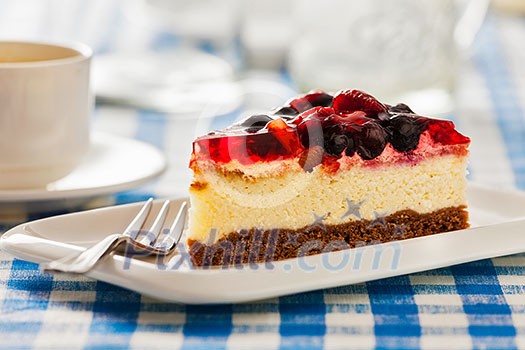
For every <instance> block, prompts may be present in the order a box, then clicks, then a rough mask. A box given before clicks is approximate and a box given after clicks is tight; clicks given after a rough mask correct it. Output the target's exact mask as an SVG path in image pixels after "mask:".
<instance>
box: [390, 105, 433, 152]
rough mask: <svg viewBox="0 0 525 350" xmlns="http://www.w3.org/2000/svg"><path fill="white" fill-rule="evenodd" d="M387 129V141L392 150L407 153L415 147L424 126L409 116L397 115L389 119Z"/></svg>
mask: <svg viewBox="0 0 525 350" xmlns="http://www.w3.org/2000/svg"><path fill="white" fill-rule="evenodd" d="M388 129H389V131H390V140H389V141H390V143H391V144H392V146H393V147H394V149H395V150H396V151H399V152H409V151H411V150H413V149H415V148H416V147H417V145H418V143H419V137H420V136H421V133H422V132H423V131H424V129H425V124H424V123H420V122H419V120H418V119H416V118H414V117H412V116H410V115H406V114H398V115H396V116H395V117H394V118H392V119H390V122H389V126H388Z"/></svg>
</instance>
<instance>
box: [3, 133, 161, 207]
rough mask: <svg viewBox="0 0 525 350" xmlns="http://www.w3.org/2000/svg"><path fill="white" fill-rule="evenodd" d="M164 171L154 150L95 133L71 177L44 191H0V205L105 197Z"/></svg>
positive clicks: (150, 178) (119, 138)
mask: <svg viewBox="0 0 525 350" xmlns="http://www.w3.org/2000/svg"><path fill="white" fill-rule="evenodd" d="M165 169H166V159H165V157H164V155H163V154H162V153H161V152H160V151H159V150H158V149H156V148H155V147H153V146H151V145H149V144H146V143H143V142H140V141H136V140H133V139H127V138H122V137H117V136H112V135H109V134H105V133H99V132H97V133H93V135H92V136H91V148H90V150H89V152H88V154H87V155H86V157H85V158H84V160H83V161H82V163H81V164H80V165H79V166H78V167H77V168H76V169H75V170H74V171H73V172H72V173H71V174H69V175H67V176H66V177H64V178H62V179H60V180H58V181H56V182H53V183H51V184H49V185H48V186H47V187H45V188H38V189H24V190H0V204H5V203H6V202H10V203H13V202H28V201H31V202H33V201H53V200H64V199H74V198H86V197H96V196H102V195H107V194H110V193H115V192H119V191H123V190H127V189H130V188H133V187H136V186H139V185H141V184H144V183H146V182H148V181H150V180H152V179H154V178H156V177H157V176H159V175H160V174H162V172H163V171H164V170H165Z"/></svg>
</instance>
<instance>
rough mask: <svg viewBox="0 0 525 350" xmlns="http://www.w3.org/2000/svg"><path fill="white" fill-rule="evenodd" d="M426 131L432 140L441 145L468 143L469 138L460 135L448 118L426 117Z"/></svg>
mask: <svg viewBox="0 0 525 350" xmlns="http://www.w3.org/2000/svg"><path fill="white" fill-rule="evenodd" d="M427 123H428V131H429V132H430V136H431V137H432V138H433V139H434V141H436V142H439V143H441V144H443V145H458V144H469V143H470V138H468V137H466V136H464V135H461V134H460V133H459V132H457V131H456V129H455V128H454V123H453V122H451V121H449V120H439V119H428V121H427Z"/></svg>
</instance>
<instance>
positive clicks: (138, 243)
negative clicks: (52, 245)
mask: <svg viewBox="0 0 525 350" xmlns="http://www.w3.org/2000/svg"><path fill="white" fill-rule="evenodd" d="M152 203H153V199H152V198H150V199H149V200H148V201H147V202H146V203H145V204H144V206H143V207H142V208H141V209H140V211H139V213H138V214H137V216H136V217H135V218H134V219H133V220H132V221H131V223H130V224H129V225H128V227H127V228H126V229H125V230H124V232H123V233H115V234H112V235H109V236H108V237H106V238H104V239H103V240H102V241H100V242H98V243H97V244H95V245H94V246H92V247H90V248H88V249H86V250H85V251H83V252H82V253H80V254H79V253H75V254H73V255H69V256H66V257H64V258H60V259H58V260H53V261H50V262H48V263H44V264H42V265H41V269H43V270H44V271H62V272H72V273H86V272H88V271H89V270H91V269H92V268H93V267H94V266H95V265H96V264H97V263H98V262H99V261H101V260H102V259H103V258H104V257H105V256H107V255H109V254H110V253H111V252H113V251H115V250H116V249H117V248H118V247H119V246H121V244H122V243H125V244H126V252H128V251H129V250H128V249H129V248H131V249H132V252H133V253H140V252H142V253H146V254H148V255H149V254H151V255H167V254H169V253H171V252H173V251H174V250H175V248H176V247H177V244H178V243H179V241H180V238H181V236H182V232H183V230H184V222H185V221H186V202H184V203H183V204H182V205H181V207H180V209H179V213H178V214H177V217H176V218H175V221H173V224H172V225H171V228H170V230H169V232H168V233H167V235H166V237H165V238H164V239H163V240H162V242H156V241H157V239H158V238H159V235H160V233H161V231H162V227H163V226H164V221H165V220H166V214H167V213H168V210H169V207H170V201H169V200H167V201H165V202H164V204H163V205H162V208H161V210H160V211H159V213H158V214H157V217H156V218H155V221H154V222H153V225H152V226H151V228H150V229H149V231H146V232H147V234H146V235H145V236H144V237H143V238H142V239H141V240H137V236H138V234H139V232H140V230H141V228H142V226H143V225H144V222H145V221H146V219H147V217H148V215H149V212H150V210H151V206H152Z"/></svg>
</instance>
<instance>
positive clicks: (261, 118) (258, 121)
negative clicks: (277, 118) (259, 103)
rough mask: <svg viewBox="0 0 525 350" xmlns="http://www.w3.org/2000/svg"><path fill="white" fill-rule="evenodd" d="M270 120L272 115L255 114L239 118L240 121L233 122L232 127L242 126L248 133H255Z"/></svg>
mask: <svg viewBox="0 0 525 350" xmlns="http://www.w3.org/2000/svg"><path fill="white" fill-rule="evenodd" d="M272 120H273V118H272V117H269V116H267V115H265V114H256V115H252V116H251V117H248V118H245V119H243V120H241V121H240V122H238V123H236V124H234V125H233V127H234V128H237V127H238V128H242V129H244V130H245V131H246V132H249V133H255V132H257V131H259V130H261V129H263V128H264V127H265V126H266V124H268V123H269V122H271V121H272Z"/></svg>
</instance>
